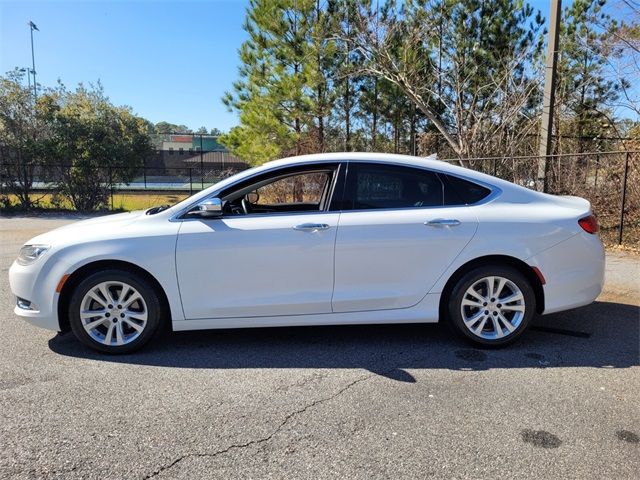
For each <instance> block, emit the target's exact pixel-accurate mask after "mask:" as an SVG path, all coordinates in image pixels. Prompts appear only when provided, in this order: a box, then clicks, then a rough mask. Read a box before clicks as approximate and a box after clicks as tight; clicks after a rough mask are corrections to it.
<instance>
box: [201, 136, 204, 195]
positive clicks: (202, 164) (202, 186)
mask: <svg viewBox="0 0 640 480" xmlns="http://www.w3.org/2000/svg"><path fill="white" fill-rule="evenodd" d="M200 188H201V190H204V152H203V151H202V134H200Z"/></svg>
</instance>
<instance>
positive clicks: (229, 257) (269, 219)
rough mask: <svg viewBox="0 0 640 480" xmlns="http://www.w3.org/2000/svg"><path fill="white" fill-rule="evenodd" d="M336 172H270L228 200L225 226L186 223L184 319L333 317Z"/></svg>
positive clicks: (330, 168) (180, 271)
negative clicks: (332, 208) (332, 209)
mask: <svg viewBox="0 0 640 480" xmlns="http://www.w3.org/2000/svg"><path fill="white" fill-rule="evenodd" d="M338 171H339V166H338V165H335V164H323V165H314V166H313V167H312V168H311V169H310V168H309V167H298V169H295V168H294V169H293V170H292V169H291V168H288V169H286V170H283V171H281V170H278V171H275V172H270V173H268V174H266V176H265V175H262V176H261V177H260V178H258V179H255V180H251V181H253V184H251V182H249V183H247V182H246V181H245V182H243V183H242V184H241V185H239V186H234V187H231V188H230V189H227V190H226V191H225V192H223V193H222V194H221V195H220V196H221V197H222V198H221V199H222V201H223V204H224V214H223V216H222V218H214V219H206V218H197V219H191V220H186V219H185V220H183V222H182V226H181V228H180V232H179V234H178V240H177V245H176V270H177V275H178V282H179V286H180V296H181V299H182V304H183V309H184V314H185V317H186V318H187V319H204V318H229V317H260V316H275V315H299V314H313V313H328V312H331V294H332V291H333V273H334V263H333V253H334V244H335V236H336V231H337V224H338V217H339V213H336V212H329V211H328V208H327V206H328V205H329V202H330V196H331V194H332V189H333V186H334V185H335V184H336V183H337V182H336V179H337V175H338ZM243 202H244V205H243ZM246 209H248V210H249V211H245V210H246Z"/></svg>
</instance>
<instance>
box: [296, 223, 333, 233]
mask: <svg viewBox="0 0 640 480" xmlns="http://www.w3.org/2000/svg"><path fill="white" fill-rule="evenodd" d="M328 228H329V225H327V224H326V223H301V224H300V225H296V226H295V227H293V229H294V230H299V231H301V232H318V231H320V230H327V229H328Z"/></svg>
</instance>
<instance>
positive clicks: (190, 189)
mask: <svg viewBox="0 0 640 480" xmlns="http://www.w3.org/2000/svg"><path fill="white" fill-rule="evenodd" d="M191 195H193V168H192V167H189V196H191Z"/></svg>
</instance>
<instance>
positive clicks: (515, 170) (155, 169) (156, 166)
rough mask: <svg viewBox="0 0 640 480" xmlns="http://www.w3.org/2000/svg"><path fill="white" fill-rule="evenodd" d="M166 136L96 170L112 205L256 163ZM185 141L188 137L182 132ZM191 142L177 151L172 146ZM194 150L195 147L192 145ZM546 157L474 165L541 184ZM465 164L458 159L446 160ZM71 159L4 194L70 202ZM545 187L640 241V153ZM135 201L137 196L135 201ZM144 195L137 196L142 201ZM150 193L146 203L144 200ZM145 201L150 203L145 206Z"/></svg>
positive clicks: (170, 197)
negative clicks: (116, 165) (120, 164)
mask: <svg viewBox="0 0 640 480" xmlns="http://www.w3.org/2000/svg"><path fill="white" fill-rule="evenodd" d="M175 137H176V136H175V135H172V136H165V137H163V138H168V139H169V140H172V142H169V141H168V140H164V143H162V144H158V147H162V148H158V149H157V151H156V154H155V157H154V158H152V159H145V161H144V162H143V165H142V166H141V167H139V168H138V169H136V171H135V172H134V175H133V176H132V179H131V181H129V182H127V183H124V182H116V181H113V180H112V179H113V178H116V177H117V175H115V173H116V172H114V170H113V169H111V168H109V167H96V168H95V170H96V171H95V172H94V174H95V176H96V178H100V179H103V180H101V181H102V182H103V183H104V184H105V186H106V187H107V188H108V189H109V200H108V202H107V205H105V206H106V207H107V208H108V209H112V210H114V209H135V208H146V207H148V206H153V205H157V204H159V203H163V202H166V203H172V202H176V201H179V200H182V199H183V198H186V197H187V196H189V195H191V194H193V193H195V192H197V191H200V190H202V189H204V188H207V187H209V186H211V185H213V184H215V183H216V182H218V181H219V180H221V179H223V178H226V177H228V176H230V175H233V174H235V173H237V172H239V171H242V170H244V169H246V168H248V165H246V164H245V163H243V162H241V161H240V160H238V159H237V158H234V157H233V156H232V155H231V154H229V152H227V151H226V150H224V149H222V148H219V149H216V150H213V149H210V150H203V149H199V150H198V149H197V148H196V147H198V144H200V138H202V143H201V144H200V145H202V147H206V146H207V145H211V143H209V144H207V143H206V142H205V138H204V136H199V135H190V136H188V137H187V136H185V135H183V136H182V137H184V138H183V139H182V140H186V139H187V138H188V139H190V140H191V143H189V142H187V141H182V142H178V141H176V138H175ZM177 140H181V139H180V138H178V139H177ZM171 144H173V145H180V144H184V145H185V147H186V146H187V145H191V146H190V147H189V148H185V147H182V148H183V150H182V151H181V150H180V148H181V147H177V148H178V149H177V150H176V149H174V150H173V153H171V152H172V150H169V149H168V148H173V147H167V145H171ZM189 149H191V150H189ZM543 159H544V158H543V157H537V156H529V157H511V158H504V157H489V158H476V159H468V160H466V161H465V164H466V166H467V167H469V168H472V169H474V170H479V171H482V172H484V173H488V174H490V175H494V176H497V177H499V178H503V179H505V180H508V181H511V182H514V183H516V184H518V185H522V186H525V187H527V188H532V189H535V188H536V182H537V181H538V178H539V172H540V171H541V165H542V163H541V160H543ZM443 161H446V162H451V163H459V160H458V159H443ZM69 168H70V167H69V166H68V165H46V166H45V165H35V166H34V165H29V166H19V165H16V164H12V163H2V164H0V188H1V190H0V198H2V197H4V198H5V203H7V202H8V201H10V198H9V200H6V199H7V198H8V197H10V195H11V193H10V192H11V191H15V190H14V189H15V188H16V186H17V187H20V184H21V183H27V184H28V185H27V187H28V188H29V189H30V190H31V191H32V192H33V195H34V197H35V199H36V200H39V201H40V206H41V207H45V208H46V207H49V208H69V205H68V204H65V203H64V201H62V200H60V199H59V198H57V197H56V185H58V184H59V182H60V181H62V179H64V178H65V176H64V173H65V170H66V169H69ZM542 172H544V179H545V190H546V191H547V192H549V193H553V194H556V195H576V196H580V197H583V198H586V199H587V200H589V201H590V202H591V204H592V206H593V210H594V211H595V213H596V214H597V215H598V219H599V222H600V226H601V234H602V237H603V239H604V240H605V241H606V242H607V243H610V244H612V243H618V244H625V245H631V246H640V152H637V151H626V152H601V153H575V154H563V155H551V156H549V157H547V158H546V168H543V170H542ZM132 199H133V200H132ZM136 199H137V200H138V201H137V202H136V201H135V200H136ZM143 199H144V201H143ZM145 202H147V203H146V204H145Z"/></svg>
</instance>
